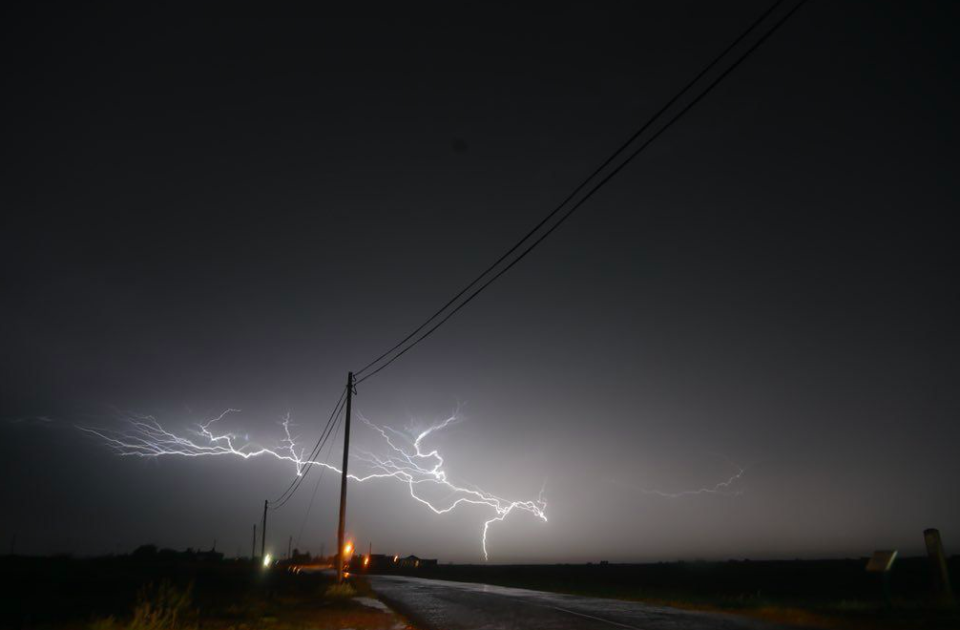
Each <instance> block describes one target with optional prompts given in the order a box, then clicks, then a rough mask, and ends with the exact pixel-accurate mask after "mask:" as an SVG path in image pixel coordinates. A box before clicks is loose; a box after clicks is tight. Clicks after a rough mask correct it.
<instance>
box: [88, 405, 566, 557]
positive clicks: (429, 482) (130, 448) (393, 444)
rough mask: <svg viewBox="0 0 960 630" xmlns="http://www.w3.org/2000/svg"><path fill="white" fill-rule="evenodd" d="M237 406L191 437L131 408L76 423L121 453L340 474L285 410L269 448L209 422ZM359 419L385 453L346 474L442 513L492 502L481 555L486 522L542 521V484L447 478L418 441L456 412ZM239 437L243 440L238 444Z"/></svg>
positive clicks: (438, 459)
mask: <svg viewBox="0 0 960 630" xmlns="http://www.w3.org/2000/svg"><path fill="white" fill-rule="evenodd" d="M238 412H239V410H238V409H227V410H226V411H224V412H223V413H221V414H220V415H218V416H216V417H214V418H213V419H211V420H208V421H207V422H204V423H200V424H198V425H197V429H195V430H193V431H192V432H191V433H192V435H191V437H183V436H180V435H177V434H175V433H172V432H170V431H168V430H167V429H164V428H163V426H161V425H160V423H159V422H158V421H157V420H156V418H154V417H153V416H141V415H134V414H123V417H122V420H123V422H124V424H125V427H124V428H123V429H122V430H119V431H108V430H104V429H94V428H89V427H82V426H81V427H78V428H79V429H81V430H83V431H86V432H87V433H91V434H93V435H96V436H98V437H99V438H101V439H103V440H104V441H105V443H106V444H107V446H109V447H110V448H112V449H113V450H114V451H116V452H117V453H118V454H119V455H122V456H125V457H148V458H155V457H161V456H166V455H174V456H177V455H179V456H181V457H208V456H234V457H241V458H243V459H251V458H254V457H261V456H264V457H273V458H275V459H279V460H282V461H286V462H290V463H291V464H292V465H293V467H294V469H295V472H296V474H297V475H298V476H299V475H302V474H303V473H304V471H305V470H306V469H307V468H308V467H310V466H321V467H323V468H327V469H329V470H332V471H334V472H336V473H337V474H341V471H340V469H339V468H337V467H336V466H333V465H332V464H329V463H327V462H322V461H314V460H311V459H308V458H305V457H304V453H305V450H304V449H302V448H299V449H298V447H297V444H296V437H294V436H293V434H292V433H291V426H293V425H292V422H291V420H290V416H289V414H287V416H285V417H284V419H283V421H282V422H281V423H280V424H281V426H282V427H283V433H284V437H283V438H282V439H281V440H280V441H279V442H278V444H277V446H276V447H275V448H266V447H264V446H260V445H257V444H255V443H252V442H249V441H245V440H243V438H241V436H238V435H236V434H234V433H215V432H214V430H213V428H214V426H215V425H216V423H217V422H219V421H221V420H223V419H224V418H225V417H226V416H227V415H228V414H231V413H238ZM360 419H361V420H362V421H363V422H364V424H365V425H367V426H368V427H370V428H371V429H372V430H373V431H374V432H375V433H377V434H378V435H380V436H381V437H382V438H383V440H384V441H385V443H386V446H387V454H386V455H376V454H374V453H372V452H370V451H359V452H357V453H355V454H353V457H354V458H355V459H357V460H359V461H361V462H364V463H365V464H366V465H367V466H369V467H370V469H371V470H372V472H370V473H369V474H366V475H356V474H348V475H347V478H348V479H351V480H353V481H357V482H365V481H370V480H373V479H387V478H391V479H396V480H398V481H400V482H402V483H404V484H406V485H407V487H408V489H409V492H410V496H411V497H413V498H414V499H415V500H416V501H418V502H419V503H422V504H423V505H425V506H427V507H428V508H429V509H430V510H432V511H433V512H434V513H435V514H446V513H448V512H450V511H452V510H454V509H456V507H457V506H459V505H480V506H487V507H489V508H492V509H493V511H494V515H493V516H492V517H491V518H489V519H488V520H486V521H485V522H484V524H483V529H482V535H481V539H480V542H481V549H482V550H483V557H484V559H485V560H487V559H489V554H488V552H487V534H488V532H489V529H490V525H491V524H493V523H496V522H500V521H503V520H504V519H505V518H506V517H507V516H508V515H509V514H510V513H511V512H513V511H515V510H520V511H524V512H529V513H531V514H533V515H534V516H536V517H537V518H539V519H541V520H542V521H544V522H546V521H547V516H546V513H545V510H546V506H547V504H546V501H545V500H544V498H543V489H541V491H540V494H539V495H538V496H537V499H536V500H527V501H510V500H507V499H504V498H502V497H499V496H497V495H495V494H492V493H490V492H486V491H484V490H481V489H480V488H477V487H476V486H472V485H463V484H461V485H457V484H454V483H453V482H452V481H451V480H450V478H449V477H448V475H447V472H446V471H445V470H444V468H443V465H444V459H443V457H442V456H441V455H440V453H439V451H438V450H436V449H433V450H427V449H426V447H425V446H424V441H425V440H427V439H428V438H429V437H430V436H431V434H433V433H435V432H437V431H440V430H442V429H444V428H446V427H448V426H450V425H451V424H454V423H455V422H458V421H459V419H460V418H459V416H458V415H457V414H454V415H452V416H450V417H449V418H447V419H446V420H444V421H442V422H440V423H438V424H435V425H432V426H430V427H429V428H427V429H426V430H423V431H421V432H419V433H412V432H411V433H406V432H402V431H398V430H396V429H393V428H391V427H386V426H379V425H376V424H374V423H372V422H370V421H369V420H367V419H366V418H363V417H362V416H361V418H360ZM241 441H245V442H246V443H244V444H240V442H241ZM430 486H432V487H435V488H440V489H443V490H446V491H447V497H446V498H445V499H444V501H443V503H442V504H439V502H438V501H437V500H432V501H431V500H430V499H427V498H425V497H424V493H423V492H421V489H425V488H427V487H430Z"/></svg>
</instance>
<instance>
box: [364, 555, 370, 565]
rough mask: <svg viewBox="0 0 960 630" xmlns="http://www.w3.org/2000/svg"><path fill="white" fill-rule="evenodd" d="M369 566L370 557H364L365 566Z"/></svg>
mask: <svg viewBox="0 0 960 630" xmlns="http://www.w3.org/2000/svg"><path fill="white" fill-rule="evenodd" d="M368 564H370V556H364V557H363V566H367V565H368Z"/></svg>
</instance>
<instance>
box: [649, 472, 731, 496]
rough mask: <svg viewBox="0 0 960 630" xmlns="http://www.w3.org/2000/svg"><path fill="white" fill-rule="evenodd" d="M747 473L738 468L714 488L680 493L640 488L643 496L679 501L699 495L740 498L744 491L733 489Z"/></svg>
mask: <svg viewBox="0 0 960 630" xmlns="http://www.w3.org/2000/svg"><path fill="white" fill-rule="evenodd" d="M745 472H746V469H744V468H741V467H740V466H737V472H736V473H735V474H734V475H732V476H731V477H730V478H729V479H727V480H726V481H721V482H720V483H718V484H716V485H713V486H704V487H703V488H697V489H696V490H683V491H680V492H664V491H663V490H649V489H645V488H638V489H639V490H640V492H642V493H643V494H655V495H657V496H660V497H667V498H669V499H677V498H679V497H689V496H696V495H698V494H720V495H724V496H728V497H738V496H740V495H741V494H743V490H741V489H739V488H733V487H732V486H734V485H735V484H736V483H737V482H738V481H740V478H741V477H743V473H745Z"/></svg>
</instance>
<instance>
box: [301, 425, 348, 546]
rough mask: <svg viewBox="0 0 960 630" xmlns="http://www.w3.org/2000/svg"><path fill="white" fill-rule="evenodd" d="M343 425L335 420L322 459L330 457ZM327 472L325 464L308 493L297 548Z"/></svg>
mask: <svg viewBox="0 0 960 630" xmlns="http://www.w3.org/2000/svg"><path fill="white" fill-rule="evenodd" d="M342 426H343V423H342V422H340V421H339V420H338V421H337V428H336V430H335V431H334V432H333V439H332V440H330V441H329V445H328V446H327V457H326V458H325V459H324V461H326V460H327V459H330V452H331V451H332V450H333V445H334V444H336V443H337V436H338V435H340V427H342ZM325 472H327V468H326V466H324V467H322V468H321V469H320V474H319V475H318V476H317V483H316V484H315V485H314V486H313V494H312V495H310V504H309V505H307V512H306V514H304V515H303V521H301V523H300V533H298V534H297V548H299V547H300V540H301V539H302V538H303V530H304V529H305V528H306V526H307V519H309V518H310V512H311V510H313V502H314V501H316V499H317V490H319V489H320V482H321V481H323V473H325Z"/></svg>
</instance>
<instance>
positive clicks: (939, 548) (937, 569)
mask: <svg viewBox="0 0 960 630" xmlns="http://www.w3.org/2000/svg"><path fill="white" fill-rule="evenodd" d="M923 541H924V543H926V545H927V557H928V558H930V568H931V570H932V573H933V584H934V589H935V592H936V595H937V598H938V599H939V600H940V601H941V602H942V603H944V604H953V590H952V589H951V588H950V572H949V571H947V556H946V554H945V553H943V542H942V541H941V539H940V531H939V530H936V529H933V528H931V529H925V530H923Z"/></svg>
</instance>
